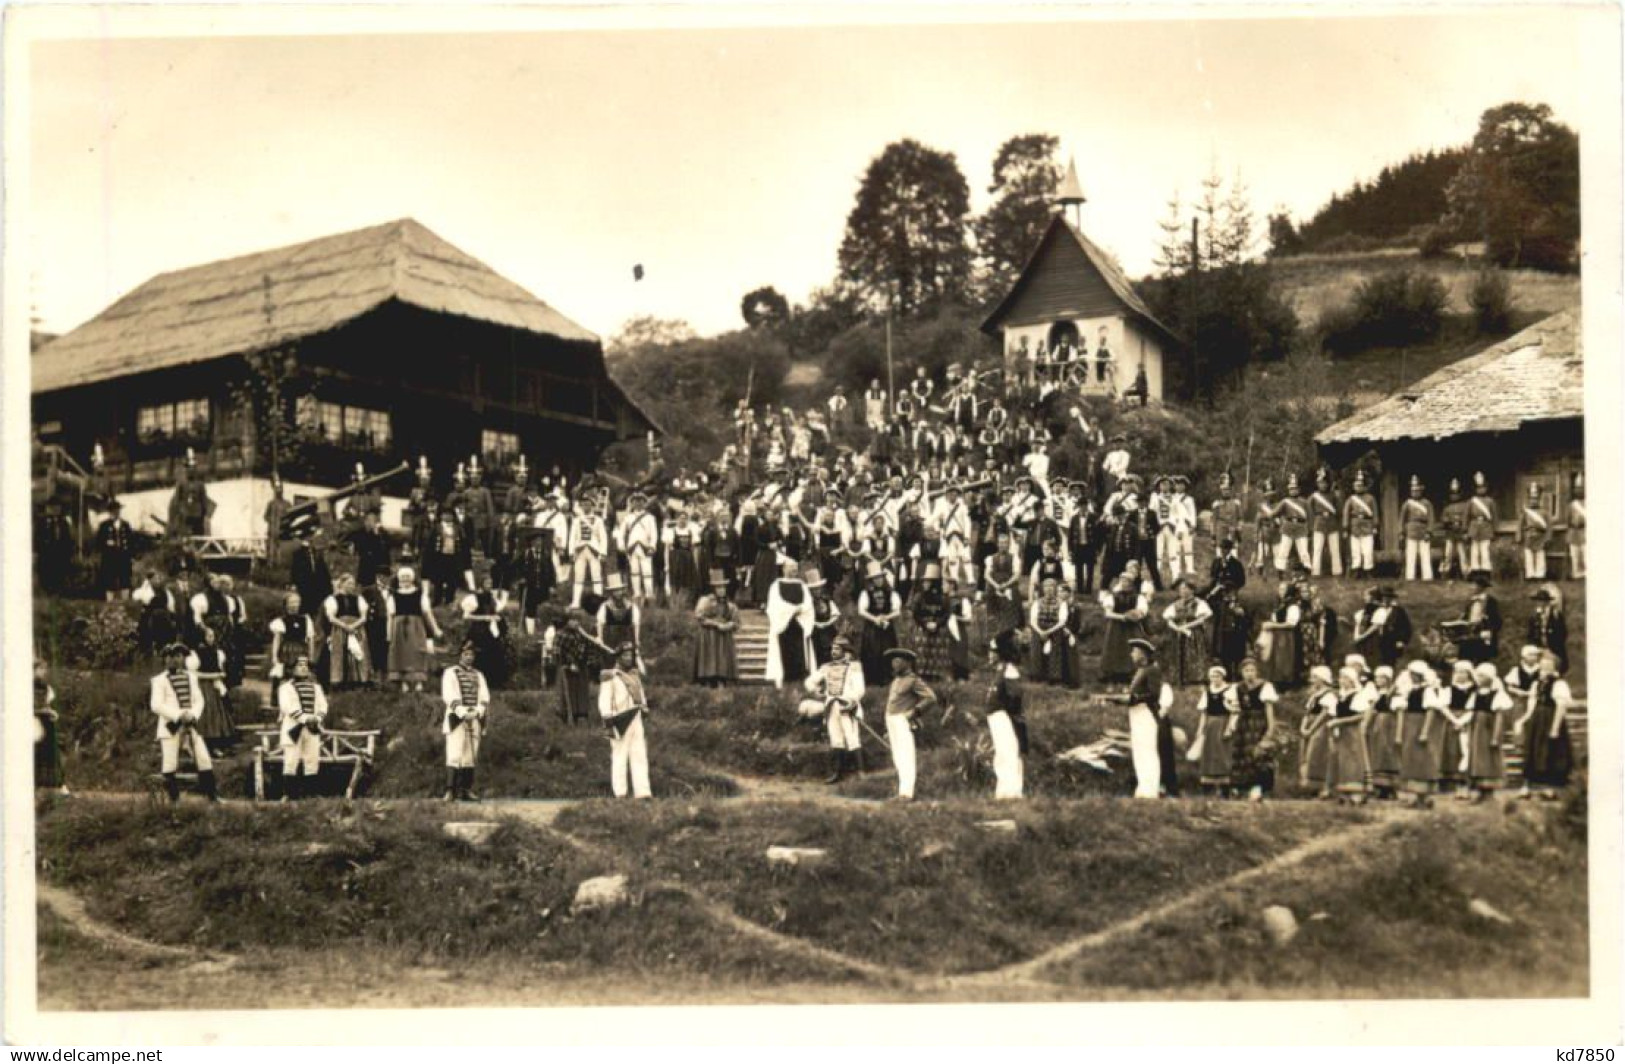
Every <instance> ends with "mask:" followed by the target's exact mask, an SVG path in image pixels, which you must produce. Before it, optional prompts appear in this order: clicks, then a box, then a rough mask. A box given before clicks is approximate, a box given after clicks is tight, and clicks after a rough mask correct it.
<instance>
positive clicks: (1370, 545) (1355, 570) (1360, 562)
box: [1343, 469, 1377, 579]
mask: <svg viewBox="0 0 1625 1064" xmlns="http://www.w3.org/2000/svg"><path fill="white" fill-rule="evenodd" d="M1343 529H1344V531H1346V532H1347V533H1348V536H1349V573H1350V575H1352V576H1364V577H1366V578H1367V579H1369V578H1370V577H1371V576H1372V574H1373V573H1374V572H1375V571H1376V564H1377V497H1376V496H1375V495H1373V494H1371V491H1370V488H1369V486H1368V485H1367V483H1366V476H1365V470H1363V469H1358V470H1355V473H1354V493H1353V494H1352V495H1350V496H1349V497H1348V498H1347V499H1345V500H1344V502H1343Z"/></svg>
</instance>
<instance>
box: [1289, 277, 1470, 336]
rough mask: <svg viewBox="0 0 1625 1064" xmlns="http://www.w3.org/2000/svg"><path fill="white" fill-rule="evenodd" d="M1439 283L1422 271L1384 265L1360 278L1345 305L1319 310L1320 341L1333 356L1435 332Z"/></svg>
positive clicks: (1441, 301) (1440, 305)
mask: <svg viewBox="0 0 1625 1064" xmlns="http://www.w3.org/2000/svg"><path fill="white" fill-rule="evenodd" d="M1445 300H1446V292H1445V287H1444V282H1443V281H1441V280H1439V278H1437V277H1435V276H1434V275H1433V274H1431V273H1427V272H1425V271H1422V270H1414V269H1400V270H1389V271H1387V272H1386V273H1381V274H1378V275H1377V276H1375V277H1370V278H1367V279H1366V280H1364V281H1362V282H1360V286H1359V287H1358V288H1357V289H1355V292H1354V296H1353V298H1352V299H1351V300H1350V301H1349V303H1348V304H1347V305H1346V306H1343V307H1334V308H1332V309H1331V310H1329V311H1328V312H1327V313H1326V314H1324V315H1322V317H1321V323H1320V331H1321V336H1322V341H1321V342H1322V345H1323V346H1324V347H1325V349H1326V350H1327V351H1329V352H1331V353H1332V354H1334V355H1351V354H1354V353H1356V352H1359V351H1365V350H1368V349H1370V348H1373V347H1403V346H1405V345H1407V344H1416V343H1423V342H1425V341H1428V340H1431V339H1433V338H1434V337H1435V336H1437V335H1438V334H1439V327H1440V325H1441V324H1442V323H1443V320H1444V307H1445Z"/></svg>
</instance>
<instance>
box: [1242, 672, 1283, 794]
mask: <svg viewBox="0 0 1625 1064" xmlns="http://www.w3.org/2000/svg"><path fill="white" fill-rule="evenodd" d="M1235 693H1236V701H1237V704H1238V708H1239V711H1240V717H1239V718H1238V719H1237V721H1236V730H1235V734H1234V735H1233V736H1232V738H1233V740H1234V742H1235V749H1234V750H1233V751H1232V753H1231V768H1230V774H1231V776H1232V778H1233V779H1234V780H1235V784H1236V786H1237V787H1245V788H1247V790H1248V794H1247V798H1248V800H1249V801H1254V802H1260V801H1263V800H1264V799H1265V798H1266V797H1268V796H1269V795H1271V794H1273V793H1274V792H1275V751H1274V750H1273V749H1272V748H1271V741H1272V740H1271V736H1272V735H1273V734H1274V733H1275V704H1276V703H1277V702H1279V701H1280V698H1281V696H1280V695H1279V694H1277V693H1276V690H1275V685H1274V684H1272V683H1270V682H1269V681H1268V680H1266V679H1264V677H1263V675H1262V674H1261V673H1260V672H1259V670H1258V659H1257V658H1244V659H1242V662H1241V681H1240V682H1239V683H1237V684H1236V686H1235Z"/></svg>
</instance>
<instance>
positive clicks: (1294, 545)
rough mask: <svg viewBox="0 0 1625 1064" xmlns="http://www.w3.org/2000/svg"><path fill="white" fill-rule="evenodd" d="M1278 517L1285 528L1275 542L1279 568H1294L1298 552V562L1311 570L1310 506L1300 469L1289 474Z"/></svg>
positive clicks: (1283, 571)
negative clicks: (1300, 481) (1306, 502)
mask: <svg viewBox="0 0 1625 1064" xmlns="http://www.w3.org/2000/svg"><path fill="white" fill-rule="evenodd" d="M1275 518H1276V521H1277V522H1278V523H1279V524H1280V528H1281V539H1280V541H1279V542H1277V543H1276V545H1275V568H1276V569H1278V570H1279V571H1280V572H1282V573H1283V574H1284V573H1288V572H1290V571H1291V565H1292V558H1293V555H1294V554H1295V555H1296V556H1297V559H1298V564H1299V565H1301V566H1302V567H1303V568H1304V570H1305V571H1309V569H1310V559H1309V507H1308V506H1307V505H1305V503H1304V499H1303V489H1302V488H1300V487H1299V486H1298V475H1297V474H1296V473H1293V474H1291V475H1290V476H1288V477H1287V478H1286V497H1285V498H1284V499H1282V500H1281V502H1280V504H1279V505H1278V506H1276V508H1275Z"/></svg>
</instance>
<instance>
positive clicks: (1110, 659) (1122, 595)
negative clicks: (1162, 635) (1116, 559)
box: [1100, 570, 1150, 683]
mask: <svg viewBox="0 0 1625 1064" xmlns="http://www.w3.org/2000/svg"><path fill="white" fill-rule="evenodd" d="M1135 583H1136V581H1135V577H1134V575H1133V574H1132V573H1130V572H1129V571H1127V570H1125V571H1124V572H1122V573H1121V574H1119V575H1118V577H1117V579H1116V580H1114V581H1112V586H1111V589H1110V590H1108V591H1102V592H1101V593H1100V607H1101V609H1102V610H1103V611H1104V613H1105V617H1106V637H1105V639H1104V641H1103V642H1102V645H1101V650H1100V679H1101V680H1102V681H1103V682H1105V683H1122V682H1124V681H1125V680H1127V679H1128V678H1129V677H1130V676H1132V675H1133V674H1134V665H1133V662H1132V661H1130V659H1129V652H1128V651H1129V643H1130V642H1131V641H1133V640H1135V639H1144V638H1145V615H1146V612H1147V611H1148V610H1149V609H1150V600H1149V599H1147V598H1146V596H1145V595H1143V594H1141V593H1140V591H1139V590H1138V588H1136V586H1135Z"/></svg>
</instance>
